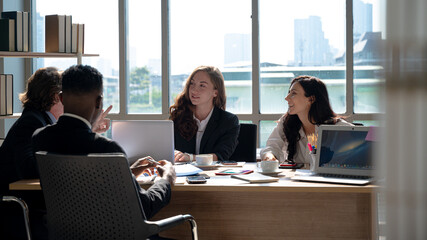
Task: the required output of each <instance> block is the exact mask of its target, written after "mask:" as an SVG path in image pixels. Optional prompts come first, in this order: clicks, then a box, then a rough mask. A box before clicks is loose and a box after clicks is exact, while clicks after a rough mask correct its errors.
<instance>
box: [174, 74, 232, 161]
mask: <svg viewBox="0 0 427 240" xmlns="http://www.w3.org/2000/svg"><path fill="white" fill-rule="evenodd" d="M225 103H226V96H225V86H224V77H223V76H222V73H221V71H220V70H219V69H218V68H216V67H212V66H200V67H197V68H196V69H195V70H194V71H193V72H192V73H191V75H190V76H189V77H188V79H187V81H186V83H185V87H184V90H183V91H182V92H181V93H180V94H179V95H178V96H177V97H176V99H175V103H174V104H173V105H172V106H171V107H170V108H169V113H170V119H171V120H172V121H173V122H174V128H175V149H176V151H175V161H176V162H187V161H194V160H195V155H197V154H212V155H213V160H214V161H218V160H219V161H223V160H228V159H229V157H230V156H231V155H232V154H233V152H234V149H235V148H236V145H237V136H238V135H239V129H240V128H239V120H238V118H237V116H236V115H234V114H232V113H230V112H227V111H225Z"/></svg>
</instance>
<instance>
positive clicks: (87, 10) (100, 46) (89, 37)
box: [33, 0, 119, 113]
mask: <svg viewBox="0 0 427 240" xmlns="http://www.w3.org/2000/svg"><path fill="white" fill-rule="evenodd" d="M101 5H102V8H100V6H101ZM82 6H84V7H82ZM33 14H35V15H34V16H33V20H35V25H33V26H35V28H34V31H33V32H35V33H36V34H35V35H34V36H33V50H34V51H37V52H44V51H45V16H46V15H54V14H59V15H70V16H71V17H72V22H73V23H80V24H84V35H85V40H84V41H85V42H84V53H89V54H99V57H83V58H82V64H88V65H91V66H93V67H96V68H97V69H98V70H99V71H100V72H101V73H102V75H103V76H104V105H105V106H108V105H111V104H112V105H113V109H112V110H111V113H118V112H119V52H118V45H119V38H118V33H119V23H118V21H117V20H118V6H117V1H115V0H92V1H86V0H73V1H61V3H60V4H58V1H55V0H37V1H35V12H34V13H33ZM76 63H77V60H76V58H35V59H34V66H35V67H34V68H35V69H34V71H35V70H36V69H38V68H41V67H48V66H54V67H57V68H59V69H60V70H65V69H67V68H68V67H69V66H71V65H74V64H76Z"/></svg>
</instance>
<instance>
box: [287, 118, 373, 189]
mask: <svg viewBox="0 0 427 240" xmlns="http://www.w3.org/2000/svg"><path fill="white" fill-rule="evenodd" d="M370 129H371V128H370V127H360V126H334V125H321V126H320V127H319V132H318V134H319V135H318V142H317V146H318V149H317V154H316V161H315V166H314V174H309V175H296V176H294V177H293V178H292V180H299V181H312V182H328V183H343V184H355V185H365V184H368V183H370V182H371V181H372V179H373V175H374V166H373V161H372V154H373V153H372V149H373V146H372V145H373V142H372V141H371V139H370V138H369V137H368V136H369V135H368V133H369V130H370Z"/></svg>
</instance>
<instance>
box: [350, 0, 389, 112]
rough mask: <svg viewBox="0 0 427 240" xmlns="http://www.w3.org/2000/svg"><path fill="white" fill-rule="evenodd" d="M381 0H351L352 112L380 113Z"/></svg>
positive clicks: (382, 86) (382, 50)
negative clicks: (352, 23) (352, 22)
mask: <svg viewBox="0 0 427 240" xmlns="http://www.w3.org/2000/svg"><path fill="white" fill-rule="evenodd" d="M384 13H385V0H364V1H362V0H353V19H354V25H353V59H354V60H353V61H354V68H353V69H354V77H353V78H354V81H353V82H354V112H355V113H378V112H382V110H381V107H380V104H379V97H380V94H379V93H380V92H381V89H384V87H385V85H384V79H385V76H384V63H385V62H384V60H385V14H384Z"/></svg>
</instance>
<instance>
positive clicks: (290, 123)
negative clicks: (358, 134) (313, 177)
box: [261, 76, 351, 163]
mask: <svg viewBox="0 0 427 240" xmlns="http://www.w3.org/2000/svg"><path fill="white" fill-rule="evenodd" d="M285 100H286V101H287V102H288V112H287V113H285V114H284V115H283V116H282V117H281V118H280V120H279V122H278V124H277V126H276V128H275V129H274V130H273V132H272V133H271V135H270V137H269V138H268V140H267V144H266V147H265V148H264V149H262V151H261V159H262V160H276V159H277V160H279V162H280V163H283V162H284V161H289V162H295V163H310V159H311V157H310V155H309V150H308V146H307V143H308V139H307V136H309V135H312V134H317V129H318V126H319V125H320V124H336V125H351V124H350V123H348V122H346V121H345V120H343V119H341V118H340V117H339V116H338V115H337V114H336V113H335V112H334V111H333V110H332V107H331V104H330V103H329V97H328V91H327V89H326V85H325V84H324V83H323V82H322V81H321V80H320V79H318V78H316V77H312V76H299V77H296V78H294V79H293V80H292V82H291V86H290V88H289V92H288V95H287V96H286V98H285Z"/></svg>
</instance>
